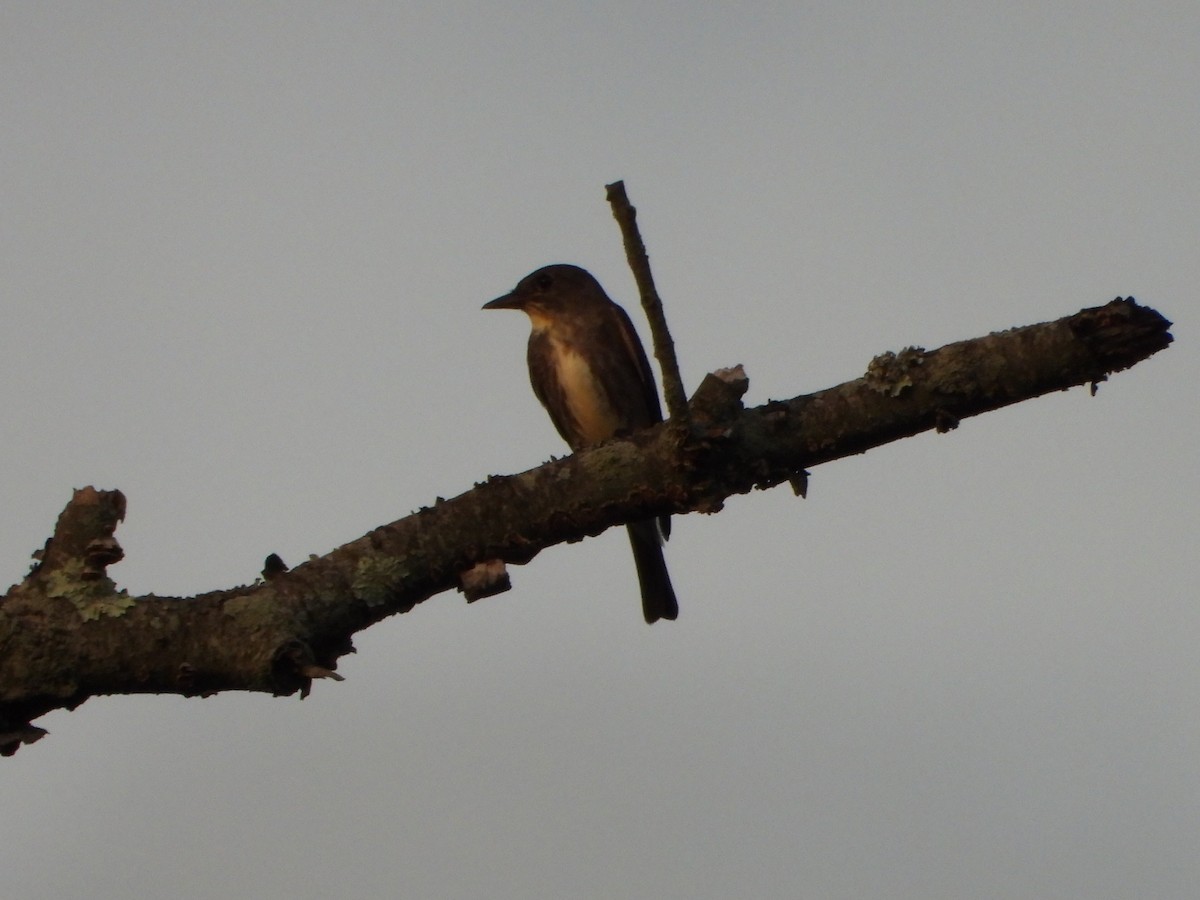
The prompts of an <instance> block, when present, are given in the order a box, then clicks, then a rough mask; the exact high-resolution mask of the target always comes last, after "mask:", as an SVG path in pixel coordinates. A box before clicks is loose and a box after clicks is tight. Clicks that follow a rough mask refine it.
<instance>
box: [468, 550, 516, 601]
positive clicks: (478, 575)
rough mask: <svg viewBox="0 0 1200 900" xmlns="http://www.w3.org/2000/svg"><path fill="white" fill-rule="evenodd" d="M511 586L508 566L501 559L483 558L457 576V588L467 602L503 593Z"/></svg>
mask: <svg viewBox="0 0 1200 900" xmlns="http://www.w3.org/2000/svg"><path fill="white" fill-rule="evenodd" d="M511 588H512V579H511V578H509V577H508V568H507V567H506V566H505V565H504V560H502V559H487V560H484V561H483V562H481V563H477V564H476V565H474V566H472V567H471V568H469V569H467V571H465V572H462V573H461V574H460V575H459V576H458V589H459V590H460V591H462V592H463V595H464V596H465V597H466V598H467V602H468V603H474V602H475V601H476V600H482V599H483V598H484V597H491V596H492V595H494V594H503V593H504V592H505V591H507V590H509V589H511Z"/></svg>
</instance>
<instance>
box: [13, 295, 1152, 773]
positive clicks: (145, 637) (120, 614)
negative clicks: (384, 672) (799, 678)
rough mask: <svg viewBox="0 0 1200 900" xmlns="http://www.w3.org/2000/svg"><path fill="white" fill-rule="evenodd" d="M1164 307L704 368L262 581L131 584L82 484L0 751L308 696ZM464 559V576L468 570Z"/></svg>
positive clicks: (1005, 399) (957, 409) (27, 596)
mask: <svg viewBox="0 0 1200 900" xmlns="http://www.w3.org/2000/svg"><path fill="white" fill-rule="evenodd" d="M1169 327H1170V323H1169V322H1168V321H1167V320H1166V319H1164V318H1163V317H1162V316H1161V315H1159V314H1158V313H1157V312H1155V311H1154V310H1152V309H1149V308H1146V307H1142V306H1139V305H1138V304H1137V303H1136V302H1135V301H1134V300H1133V299H1132V298H1130V299H1128V300H1121V299H1117V300H1114V301H1113V302H1111V303H1109V304H1107V305H1105V306H1103V307H1098V308H1095V309H1087V310H1083V311H1082V312H1079V313H1076V314H1075V315H1072V316H1067V317H1066V318H1063V319H1059V320H1057V321H1054V322H1047V323H1043V324H1040V325H1031V326H1027V327H1024V328H1017V329H1013V330H1010V331H1005V332H1000V333H995V334H990V335H988V336H986V337H982V338H977V339H975V340H969V341H961V342H958V343H954V344H949V345H947V346H945V347H942V348H940V349H938V350H934V351H925V350H921V349H919V348H908V349H906V350H903V351H901V352H899V353H888V354H883V355H881V356H879V357H876V358H875V359H874V360H872V361H871V363H870V365H869V366H868V367H867V372H866V374H865V375H864V376H863V377H861V378H858V379H856V380H854V381H849V382H846V383H845V384H842V385H839V386H837V387H832V388H829V389H827V390H824V391H820V392H818V393H816V394H810V395H806V396H800V397H795V398H793V399H791V400H787V401H775V402H771V403H768V404H766V405H764V406H760V407H757V408H754V409H749V410H746V409H743V408H742V406H741V397H742V395H743V394H744V393H745V389H746V380H745V377H744V375H743V374H742V373H741V370H740V368H738V369H732V370H723V371H722V372H721V373H720V374H719V375H710V376H708V377H707V378H706V379H705V380H704V382H703V383H702V384H701V386H700V388H699V389H698V390H697V392H696V395H695V396H694V397H693V399H692V402H691V405H690V422H689V425H688V427H686V428H680V427H678V425H677V424H674V425H673V424H672V423H664V424H660V425H658V426H655V427H654V428H650V429H647V430H645V431H642V432H639V433H637V434H634V435H631V436H630V437H628V438H620V439H615V440H612V441H609V442H607V443H605V444H602V445H600V446H598V447H595V448H593V449H589V450H587V451H584V452H581V453H579V454H576V455H573V456H569V457H567V458H565V459H560V460H555V461H552V462H549V463H546V464H545V465H543V466H540V467H538V468H536V469H531V470H529V471H527V472H523V473H521V474H519V475H512V476H493V477H491V478H489V479H488V480H487V481H486V482H485V483H483V484H479V485H477V486H476V487H475V488H474V489H473V490H470V491H468V492H466V493H464V494H462V495H460V496H458V497H455V498H453V499H452V500H438V501H437V503H435V505H434V506H433V507H432V508H428V509H422V510H420V511H419V512H417V513H415V514H413V515H410V516H408V517H406V518H403V519H400V520H398V521H396V522H393V523H392V524H390V525H385V526H382V527H380V528H377V529H375V530H374V531H372V532H370V533H369V534H367V535H364V536H363V537H361V538H358V539H357V540H355V541H352V542H350V543H348V544H346V545H344V546H342V547H339V548H337V549H336V550H334V551H332V552H331V553H329V554H327V555H325V556H323V557H320V558H314V559H311V560H309V561H308V562H305V563H303V564H301V565H299V566H297V567H295V568H294V569H291V570H288V569H287V568H286V566H285V565H284V564H283V562H282V560H278V559H277V558H276V559H275V560H272V561H268V564H267V567H266V569H265V570H264V573H265V574H266V580H262V581H259V582H257V583H255V584H253V585H249V586H245V587H239V588H234V589H232V590H227V591H218V592H214V593H209V594H203V595H200V596H196V597H191V598H169V597H157V596H153V595H148V596H144V597H130V596H128V595H127V594H125V593H124V592H123V591H120V590H118V589H117V587H116V585H115V584H113V582H112V581H111V580H110V578H109V577H108V575H107V571H106V567H107V566H109V565H111V564H112V563H114V562H115V561H116V560H117V559H119V558H120V548H119V546H118V545H117V544H116V541H115V540H114V539H113V532H114V529H115V528H116V524H117V522H119V521H120V520H121V518H122V517H123V515H124V511H125V501H124V497H123V496H122V495H121V494H120V492H119V491H97V490H95V489H92V488H85V489H83V490H81V491H77V492H76V493H75V496H74V497H73V498H72V500H71V502H70V503H69V504H68V506H67V508H66V509H65V510H64V511H63V514H62V515H61V516H60V518H59V522H58V525H57V527H56V529H55V533H54V536H53V537H52V538H51V539H50V541H49V542H47V545H46V548H45V549H44V551H41V552H40V553H39V557H40V559H39V562H38V564H37V565H36V566H35V567H34V569H33V571H32V572H31V573H30V574H29V575H28V576H27V577H26V578H25V580H24V581H22V582H21V583H20V584H18V585H14V586H13V587H12V588H11V589H10V590H9V592H8V593H7V594H6V595H5V596H4V597H3V598H2V599H0V752H3V753H6V754H7V753H12V752H14V751H15V750H16V749H17V747H19V746H20V745H21V744H22V743H29V742H32V741H33V740H36V739H37V738H38V737H40V735H41V732H40V729H37V728H36V726H32V725H30V721H31V720H32V719H34V718H36V717H37V716H39V715H42V714H43V713H45V712H47V711H49V710H51V709H58V708H66V709H72V708H74V707H76V706H78V705H79V704H80V703H82V702H84V701H85V700H86V699H87V698H88V697H91V696H95V695H100V694H117V693H146V692H153V693H178V694H208V693H214V692H217V691H223V690H251V691H266V692H270V693H274V694H290V693H294V692H296V691H300V692H302V694H303V693H307V692H308V690H309V689H310V687H311V683H312V679H313V678H329V679H333V678H336V675H335V670H336V667H337V660H338V658H339V657H340V656H341V655H342V654H344V653H348V652H352V651H353V646H352V644H351V638H352V637H353V635H354V633H355V632H357V631H360V630H362V629H364V628H366V627H368V626H369V625H371V624H372V623H374V622H377V621H379V620H380V619H383V618H385V617H387V616H391V615H394V614H396V613H402V612H407V611H408V610H410V609H412V608H413V607H414V606H415V605H416V604H417V603H420V602H421V601H423V600H425V599H427V598H428V597H431V596H433V595H434V594H437V593H440V592H442V591H445V590H448V589H450V588H454V587H459V588H460V589H465V590H467V591H468V592H469V596H471V597H482V596H486V595H487V594H490V593H495V592H497V591H499V590H502V589H503V588H504V586H505V584H506V582H505V581H504V576H503V572H502V570H501V569H498V568H497V567H495V566H485V567H482V568H479V569H476V570H475V571H474V572H471V570H472V569H475V568H476V567H477V566H478V564H480V563H483V562H486V561H489V560H502V561H505V562H508V563H514V564H520V563H525V562H528V561H529V560H531V559H532V558H533V557H534V556H536V555H537V553H538V552H540V551H541V550H543V549H545V548H547V547H550V546H553V545H555V544H558V543H562V542H564V541H576V540H579V539H581V538H583V537H585V536H588V535H594V534H598V533H599V532H601V531H603V530H604V529H606V528H608V527H610V526H612V525H617V524H623V523H626V522H629V521H633V520H637V519H644V518H647V517H648V516H651V515H656V514H661V513H684V512H690V511H701V512H714V511H716V510H718V509H720V508H721V505H722V503H723V502H724V500H725V498H726V497H728V496H730V495H731V494H736V493H745V492H747V491H749V490H751V489H753V488H767V487H773V486H775V485H777V484H780V483H782V482H785V481H787V482H792V483H793V484H795V483H797V482H798V481H802V479H803V473H804V472H805V470H806V469H807V468H810V467H812V466H815V465H818V464H820V463H825V462H829V461H831V460H834V459H838V458H840V457H844V456H849V455H852V454H857V453H862V452H864V451H866V450H868V449H871V448H873V447H877V446H880V445H882V444H886V443H888V442H890V441H894V440H897V439H899V438H903V437H907V436H909V435H913V434H916V433H918V432H921V431H926V430H929V429H936V430H938V431H946V430H949V429H951V428H954V427H955V426H956V425H957V424H958V423H959V422H960V421H961V420H962V419H965V418H967V417H969V416H974V415H978V414H979V413H982V412H987V411H988V410H992V409H996V408H998V407H1002V406H1007V405H1009V404H1012V403H1017V402H1020V401H1021V400H1026V399H1030V398H1032V397H1037V396H1040V395H1042V394H1046V393H1049V392H1051V391H1059V390H1065V389H1067V388H1069V387H1072V386H1076V385H1083V384H1088V383H1091V384H1093V385H1094V384H1095V383H1097V382H1100V381H1103V380H1104V379H1105V378H1106V377H1107V376H1108V375H1110V374H1112V373H1114V372H1118V371H1120V370H1122V369H1125V368H1128V367H1129V366H1132V365H1134V364H1135V363H1137V362H1139V361H1141V360H1143V359H1145V358H1147V357H1149V356H1151V355H1152V354H1154V353H1156V352H1158V351H1159V350H1162V349H1164V348H1165V347H1166V346H1168V344H1169V343H1170V342H1171V340H1172V338H1171V335H1170V333H1169V331H1168V328H1169ZM464 573H466V574H465V575H464Z"/></svg>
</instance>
